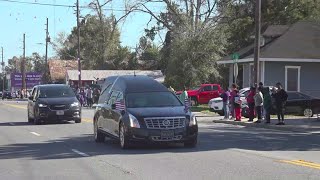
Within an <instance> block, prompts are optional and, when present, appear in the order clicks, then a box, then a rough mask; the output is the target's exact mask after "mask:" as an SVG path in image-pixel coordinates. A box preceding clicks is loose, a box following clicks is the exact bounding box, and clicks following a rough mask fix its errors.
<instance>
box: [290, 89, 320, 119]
mask: <svg viewBox="0 0 320 180" xmlns="http://www.w3.org/2000/svg"><path fill="white" fill-rule="evenodd" d="M287 94H288V100H287V103H286V109H285V112H286V114H298V115H304V116H307V117H312V116H313V115H314V114H315V113H318V112H319V109H320V99H317V98H315V97H312V96H309V95H306V94H303V93H300V92H287Z"/></svg>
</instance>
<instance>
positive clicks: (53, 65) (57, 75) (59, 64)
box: [48, 60, 78, 81]
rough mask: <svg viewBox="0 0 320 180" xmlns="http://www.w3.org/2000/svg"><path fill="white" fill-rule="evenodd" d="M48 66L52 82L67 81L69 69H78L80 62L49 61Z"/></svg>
mask: <svg viewBox="0 0 320 180" xmlns="http://www.w3.org/2000/svg"><path fill="white" fill-rule="evenodd" d="M48 64H49V71H50V76H51V80H52V81H58V80H61V79H65V78H66V74H67V70H68V69H77V68H78V62H77V61H74V60H49V61H48Z"/></svg>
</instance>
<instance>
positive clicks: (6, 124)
mask: <svg viewBox="0 0 320 180" xmlns="http://www.w3.org/2000/svg"><path fill="white" fill-rule="evenodd" d="M56 124H74V123H73V122H72V121H71V122H69V121H57V122H46V123H42V124H41V125H34V124H33V123H29V122H1V123H0V127H1V126H46V125H56Z"/></svg>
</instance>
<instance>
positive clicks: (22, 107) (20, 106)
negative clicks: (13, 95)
mask: <svg viewBox="0 0 320 180" xmlns="http://www.w3.org/2000/svg"><path fill="white" fill-rule="evenodd" d="M6 105H7V106H11V107H14V108H19V109H28V108H27V107H26V106H25V105H15V104H6Z"/></svg>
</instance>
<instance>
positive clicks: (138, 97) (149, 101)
mask: <svg viewBox="0 0 320 180" xmlns="http://www.w3.org/2000/svg"><path fill="white" fill-rule="evenodd" d="M126 100H127V101H126V104H127V107H128V108H146V107H172V106H182V104H181V102H180V101H179V100H178V98H177V97H176V96H175V95H174V94H172V93H171V92H143V93H128V94H127V98H126Z"/></svg>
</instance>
